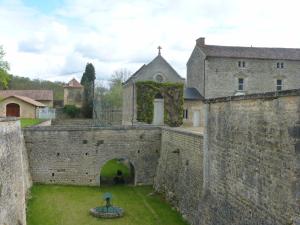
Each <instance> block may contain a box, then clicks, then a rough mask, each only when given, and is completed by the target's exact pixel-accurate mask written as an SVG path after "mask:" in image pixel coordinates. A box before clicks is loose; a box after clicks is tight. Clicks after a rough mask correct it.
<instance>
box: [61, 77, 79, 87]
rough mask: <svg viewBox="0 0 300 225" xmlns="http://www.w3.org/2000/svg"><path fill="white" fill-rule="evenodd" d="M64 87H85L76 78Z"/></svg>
mask: <svg viewBox="0 0 300 225" xmlns="http://www.w3.org/2000/svg"><path fill="white" fill-rule="evenodd" d="M64 87H73V88H82V87H83V86H82V85H81V84H80V83H79V82H78V81H77V80H76V79H75V78H73V79H72V80H70V81H69V82H68V83H67V85H65V86H64Z"/></svg>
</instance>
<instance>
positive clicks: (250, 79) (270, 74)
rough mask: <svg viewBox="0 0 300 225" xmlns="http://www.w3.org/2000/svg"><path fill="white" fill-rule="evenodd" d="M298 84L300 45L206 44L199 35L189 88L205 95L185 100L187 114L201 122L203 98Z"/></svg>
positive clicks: (189, 68)
mask: <svg viewBox="0 0 300 225" xmlns="http://www.w3.org/2000/svg"><path fill="white" fill-rule="evenodd" d="M299 87H300V49H296V48H257V47H236V46H217V45H206V44H205V38H199V39H198V40H197V41H196V46H195V48H194V50H193V52H192V54H191V56H190V58H189V60H188V62H187V88H194V89H196V90H197V91H196V92H198V95H200V96H201V97H202V98H201V97H198V99H195V100H193V101H185V113H184V116H185V118H186V120H190V121H192V120H196V121H200V126H201V125H203V124H201V121H203V110H202V109H203V107H202V104H203V101H202V100H203V99H209V98H216V97H226V96H234V95H244V94H254V93H264V92H272V91H281V90H287V89H297V88H299ZM194 91H195V90H194ZM194 114H196V117H198V116H200V118H195V116H194ZM193 117H194V118H193Z"/></svg>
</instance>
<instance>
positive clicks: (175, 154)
mask: <svg viewBox="0 0 300 225" xmlns="http://www.w3.org/2000/svg"><path fill="white" fill-rule="evenodd" d="M202 141H203V138H202V136H201V135H200V134H198V133H194V132H190V131H183V130H179V129H174V128H163V129H162V142H161V156H160V159H159V163H158V167H157V171H156V177H155V183H154V188H155V189H156V191H158V192H161V193H164V195H165V196H166V198H167V200H168V201H169V202H171V203H172V205H174V206H175V207H176V208H177V209H178V210H179V211H180V212H181V213H182V214H183V216H184V217H185V218H186V219H187V220H188V221H190V222H192V223H193V224H195V223H194V221H195V218H197V214H198V211H197V209H198V204H199V200H200V198H201V193H202V186H203V166H202V161H203V151H202Z"/></svg>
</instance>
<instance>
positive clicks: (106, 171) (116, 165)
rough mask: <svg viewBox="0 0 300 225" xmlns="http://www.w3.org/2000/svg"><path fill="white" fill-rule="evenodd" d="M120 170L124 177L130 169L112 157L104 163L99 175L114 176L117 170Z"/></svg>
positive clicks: (128, 173)
mask: <svg viewBox="0 0 300 225" xmlns="http://www.w3.org/2000/svg"><path fill="white" fill-rule="evenodd" d="M118 170H121V171H122V173H123V176H124V177H128V176H129V175H130V169H129V167H128V166H126V165H125V164H124V163H122V162H119V160H117V159H113V160H110V161H108V162H107V163H105V165H104V166H103V167H102V169H101V177H103V178H111V179H112V178H114V177H115V176H116V174H117V171H118Z"/></svg>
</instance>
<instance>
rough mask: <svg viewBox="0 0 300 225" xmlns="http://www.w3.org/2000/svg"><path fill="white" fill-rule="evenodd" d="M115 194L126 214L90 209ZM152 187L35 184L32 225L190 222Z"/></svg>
mask: <svg viewBox="0 0 300 225" xmlns="http://www.w3.org/2000/svg"><path fill="white" fill-rule="evenodd" d="M105 192H111V193H112V194H113V200H112V203H113V205H116V206H119V207H122V208H123V209H124V210H125V213H124V217H122V218H117V219H100V218H95V217H92V216H91V215H89V209H90V208H93V207H96V206H99V205H104V204H105V202H104V201H103V200H102V195H103V194H104V193H105ZM152 192H153V189H152V187H150V186H139V187H133V186H125V185H122V186H104V187H101V188H99V187H78V186H59V185H34V186H33V187H32V189H31V198H30V199H29V201H28V203H27V221H28V225H187V223H185V222H184V221H183V220H182V218H181V216H180V215H179V214H178V213H177V212H176V211H174V210H172V208H171V206H170V205H169V204H168V203H166V202H165V201H164V200H163V199H162V197H161V196H159V195H157V194H151V193H152Z"/></svg>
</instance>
